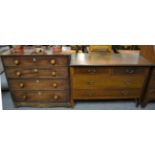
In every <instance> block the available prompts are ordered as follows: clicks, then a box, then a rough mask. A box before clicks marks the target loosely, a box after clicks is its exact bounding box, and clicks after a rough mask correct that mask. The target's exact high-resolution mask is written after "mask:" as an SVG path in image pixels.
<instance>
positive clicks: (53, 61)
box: [3, 55, 69, 68]
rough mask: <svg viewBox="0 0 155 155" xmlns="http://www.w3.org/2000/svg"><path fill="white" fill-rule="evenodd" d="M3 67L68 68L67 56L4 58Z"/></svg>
mask: <svg viewBox="0 0 155 155" xmlns="http://www.w3.org/2000/svg"><path fill="white" fill-rule="evenodd" d="M3 64H4V66H25V67H32V66H37V67H41V68H44V67H51V66H68V65H69V56H64V55H61V56H6V57H3Z"/></svg>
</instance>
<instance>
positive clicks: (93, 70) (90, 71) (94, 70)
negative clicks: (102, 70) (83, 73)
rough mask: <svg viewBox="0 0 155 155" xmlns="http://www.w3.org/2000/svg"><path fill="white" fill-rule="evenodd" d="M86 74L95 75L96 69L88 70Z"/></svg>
mask: <svg viewBox="0 0 155 155" xmlns="http://www.w3.org/2000/svg"><path fill="white" fill-rule="evenodd" d="M88 73H96V69H95V68H92V69H88Z"/></svg>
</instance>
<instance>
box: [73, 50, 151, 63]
mask: <svg viewBox="0 0 155 155" xmlns="http://www.w3.org/2000/svg"><path fill="white" fill-rule="evenodd" d="M150 65H153V64H151V62H149V61H148V60H146V59H145V58H144V57H142V56H139V55H132V54H113V53H112V54H109V53H108V54H107V53H106V54H105V53H103V52H99V53H98V52H97V53H96V52H95V53H89V54H87V53H79V54H73V55H72V57H71V66H150Z"/></svg>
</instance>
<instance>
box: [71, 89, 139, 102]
mask: <svg viewBox="0 0 155 155" xmlns="http://www.w3.org/2000/svg"><path fill="white" fill-rule="evenodd" d="M140 94H141V90H140V89H127V90H125V89H119V90H114V89H112V90H98V89H96V90H86V89H85V90H74V91H73V98H74V99H88V100H89V99H133V98H139V97H140Z"/></svg>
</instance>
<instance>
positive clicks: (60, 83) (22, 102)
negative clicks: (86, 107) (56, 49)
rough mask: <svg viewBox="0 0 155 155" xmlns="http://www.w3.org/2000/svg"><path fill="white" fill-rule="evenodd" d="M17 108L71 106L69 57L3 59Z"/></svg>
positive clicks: (16, 57) (42, 56)
mask: <svg viewBox="0 0 155 155" xmlns="http://www.w3.org/2000/svg"><path fill="white" fill-rule="evenodd" d="M2 60H3V64H4V67H5V72H6V76H7V79H8V84H9V88H10V91H11V95H12V98H13V100H14V102H15V104H16V106H33V107H50V106H70V84H69V64H70V56H69V55H5V56H2Z"/></svg>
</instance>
